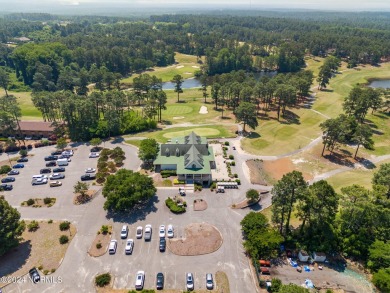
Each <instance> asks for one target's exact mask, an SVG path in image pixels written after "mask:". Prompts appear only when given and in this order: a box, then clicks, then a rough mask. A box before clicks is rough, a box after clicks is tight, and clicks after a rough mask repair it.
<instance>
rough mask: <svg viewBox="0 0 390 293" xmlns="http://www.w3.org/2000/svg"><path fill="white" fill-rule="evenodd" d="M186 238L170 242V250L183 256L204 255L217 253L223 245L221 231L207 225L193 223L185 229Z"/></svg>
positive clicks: (170, 240)
mask: <svg viewBox="0 0 390 293" xmlns="http://www.w3.org/2000/svg"><path fill="white" fill-rule="evenodd" d="M185 235H186V236H185V238H181V239H178V238H173V239H169V241H168V249H169V250H170V251H171V252H172V253H174V254H176V255H183V256H190V255H191V256H193V255H203V254H208V253H212V252H214V251H217V250H218V249H219V248H220V247H221V245H222V243H223V239H222V235H221V233H220V232H219V230H218V229H217V228H216V227H214V226H212V225H210V224H207V223H193V224H190V225H188V226H187V227H186V228H185Z"/></svg>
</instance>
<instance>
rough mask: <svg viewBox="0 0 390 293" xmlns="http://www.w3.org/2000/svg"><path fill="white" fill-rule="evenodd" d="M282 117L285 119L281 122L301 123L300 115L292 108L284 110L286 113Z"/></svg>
mask: <svg viewBox="0 0 390 293" xmlns="http://www.w3.org/2000/svg"><path fill="white" fill-rule="evenodd" d="M282 117H283V118H284V119H285V121H280V123H281V124H297V125H299V124H301V122H300V121H299V118H300V117H299V116H298V115H297V114H295V113H294V112H292V111H290V110H286V111H284V115H283V116H282Z"/></svg>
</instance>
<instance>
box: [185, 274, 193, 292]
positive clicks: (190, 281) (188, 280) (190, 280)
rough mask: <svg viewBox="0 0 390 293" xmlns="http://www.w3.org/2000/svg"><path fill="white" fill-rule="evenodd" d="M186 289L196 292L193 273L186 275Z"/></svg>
mask: <svg viewBox="0 0 390 293" xmlns="http://www.w3.org/2000/svg"><path fill="white" fill-rule="evenodd" d="M186 287H187V290H194V277H193V275H192V273H187V275H186Z"/></svg>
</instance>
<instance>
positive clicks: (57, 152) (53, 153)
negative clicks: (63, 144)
mask: <svg viewBox="0 0 390 293" xmlns="http://www.w3.org/2000/svg"><path fill="white" fill-rule="evenodd" d="M61 154H62V151H54V152H51V155H52V156H58V155H61Z"/></svg>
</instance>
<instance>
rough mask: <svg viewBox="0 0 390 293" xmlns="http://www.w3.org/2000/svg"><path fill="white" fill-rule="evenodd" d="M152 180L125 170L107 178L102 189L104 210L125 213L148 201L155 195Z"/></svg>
mask: <svg viewBox="0 0 390 293" xmlns="http://www.w3.org/2000/svg"><path fill="white" fill-rule="evenodd" d="M156 191H157V190H156V188H155V187H154V185H153V179H152V178H150V177H148V176H146V175H142V174H140V173H138V172H133V171H131V170H127V169H120V170H119V171H118V172H117V173H116V174H115V175H109V176H108V177H107V181H106V184H105V185H104V187H103V196H104V197H105V198H106V202H105V203H104V209H106V210H112V211H117V212H119V211H126V210H130V209H132V208H134V207H135V206H137V205H140V204H143V203H145V202H147V201H148V200H150V199H151V198H152V197H153V196H154V195H155V194H156Z"/></svg>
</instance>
